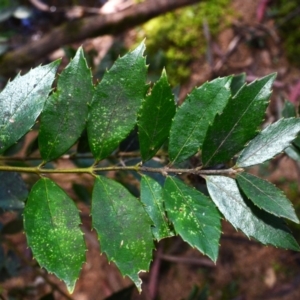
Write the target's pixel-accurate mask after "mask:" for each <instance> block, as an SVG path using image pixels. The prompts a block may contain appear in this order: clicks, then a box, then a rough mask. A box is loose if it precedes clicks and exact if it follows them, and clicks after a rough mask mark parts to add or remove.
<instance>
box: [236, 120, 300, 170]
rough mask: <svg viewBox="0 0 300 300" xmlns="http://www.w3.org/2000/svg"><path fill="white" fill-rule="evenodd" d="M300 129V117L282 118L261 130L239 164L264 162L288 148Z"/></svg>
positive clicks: (241, 157)
mask: <svg viewBox="0 0 300 300" xmlns="http://www.w3.org/2000/svg"><path fill="white" fill-rule="evenodd" d="M299 131H300V119H295V118H288V119H280V120H278V121H277V122H276V123H273V124H271V125H269V126H268V127H266V128H265V129H264V130H263V131H261V132H260V133H259V134H258V135H257V136H256V137H255V138H254V139H253V140H252V141H250V143H249V144H248V145H247V147H246V148H245V149H244V150H243V151H242V153H241V154H240V156H239V158H238V160H237V163H236V164H237V166H239V167H249V166H253V165H256V164H260V163H263V162H264V161H266V160H269V159H271V158H272V157H274V156H275V155H276V154H278V153H280V152H281V151H283V150H284V149H285V148H287V147H288V146H289V145H290V143H291V142H292V141H293V139H295V137H296V135H297V133H298V132H299Z"/></svg>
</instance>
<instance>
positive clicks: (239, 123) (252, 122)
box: [202, 74, 275, 166]
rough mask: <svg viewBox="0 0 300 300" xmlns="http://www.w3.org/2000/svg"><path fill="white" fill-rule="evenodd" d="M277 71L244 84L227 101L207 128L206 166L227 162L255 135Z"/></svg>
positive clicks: (204, 156) (204, 153) (205, 142)
mask: <svg viewBox="0 0 300 300" xmlns="http://www.w3.org/2000/svg"><path fill="white" fill-rule="evenodd" d="M274 79H275V75H274V74H271V75H268V76H266V77H263V78H261V79H259V80H257V81H254V82H252V83H251V84H249V85H245V86H243V87H242V88H241V89H240V90H239V92H238V93H237V94H236V95H235V96H234V97H232V98H230V100H229V101H228V104H227V106H226V107H225V109H224V111H223V113H222V114H219V115H217V116H216V118H215V120H214V122H213V124H212V126H210V127H209V128H208V130H207V134H206V137H205V140H204V142H203V149H202V161H203V165H205V166H208V165H210V166H213V165H216V164H218V163H222V162H226V161H228V160H229V159H231V158H232V157H233V156H234V155H235V154H237V153H238V152H239V151H241V150H242V149H243V148H244V146H245V144H246V143H247V142H248V141H249V140H251V139H252V138H254V137H255V135H256V134H257V130H258V127H259V125H260V124H261V122H262V120H263V118H264V115H265V111H266V108H267V105H268V100H269V97H270V94H271V86H272V83H273V81H274Z"/></svg>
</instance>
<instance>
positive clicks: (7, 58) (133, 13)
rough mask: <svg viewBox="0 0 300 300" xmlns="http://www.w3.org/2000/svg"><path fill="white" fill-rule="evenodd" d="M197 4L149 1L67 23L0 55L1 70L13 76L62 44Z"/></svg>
mask: <svg viewBox="0 0 300 300" xmlns="http://www.w3.org/2000/svg"><path fill="white" fill-rule="evenodd" d="M195 3H199V0H147V1H144V2H142V3H140V4H136V5H133V6H132V7H130V8H128V9H126V10H124V11H119V12H116V13H113V14H109V15H108V14H106V15H105V14H102V15H98V16H91V17H84V18H80V19H77V20H73V21H69V22H66V23H64V24H63V25H61V26H59V27H56V28H54V29H53V30H51V31H50V32H49V33H48V34H46V35H45V36H44V37H42V38H41V39H40V40H37V41H31V42H29V43H28V44H26V45H24V46H22V47H20V48H18V49H15V50H13V51H10V52H8V53H6V54H4V55H3V56H2V57H0V73H1V74H2V75H6V76H12V75H14V74H15V72H16V70H17V69H18V68H22V67H25V66H33V65H35V64H37V63H38V61H39V59H41V58H44V57H46V56H47V55H48V54H50V53H51V52H53V51H54V50H56V49H58V48H60V47H61V46H63V45H66V44H70V43H74V42H80V41H82V40H84V39H86V38H92V37H96V36H101V35H105V34H113V35H116V34H120V33H122V32H124V31H126V30H127V29H130V28H132V27H134V26H137V25H140V24H142V23H144V22H146V21H148V20H150V19H152V18H154V17H157V16H159V15H162V14H164V13H166V12H169V11H172V10H174V9H177V8H180V7H183V6H187V5H191V4H195Z"/></svg>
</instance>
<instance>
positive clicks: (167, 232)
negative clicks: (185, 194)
mask: <svg viewBox="0 0 300 300" xmlns="http://www.w3.org/2000/svg"><path fill="white" fill-rule="evenodd" d="M141 201H142V203H144V204H145V210H146V212H147V213H148V215H149V216H150V218H151V220H152V221H153V223H154V227H152V233H153V236H154V237H155V239H156V240H158V241H159V240H161V239H163V238H166V237H170V236H173V235H174V233H173V232H172V231H171V229H170V226H169V222H168V220H167V216H166V212H165V208H164V203H163V199H162V187H161V185H160V184H159V183H158V182H157V181H155V180H154V179H152V178H151V177H149V176H146V175H144V176H142V180H141Z"/></svg>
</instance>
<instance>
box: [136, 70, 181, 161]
mask: <svg viewBox="0 0 300 300" xmlns="http://www.w3.org/2000/svg"><path fill="white" fill-rule="evenodd" d="M175 110H176V106H175V102H174V95H173V94H172V91H171V87H170V86H169V83H168V79H167V74H166V72H165V71H163V73H162V75H161V78H160V79H159V80H158V81H157V83H156V84H155V85H154V87H153V89H152V90H151V94H150V95H148V96H146V97H145V100H144V102H143V104H142V108H141V111H140V116H139V121H138V127H139V141H140V150H141V156H142V158H143V160H144V161H145V160H149V159H150V158H152V157H153V156H154V155H155V154H156V152H157V150H158V149H159V148H160V147H161V146H162V144H163V143H164V142H165V141H166V139H167V138H168V136H169V131H170V127H171V122H172V118H173V117H174V115H175Z"/></svg>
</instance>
